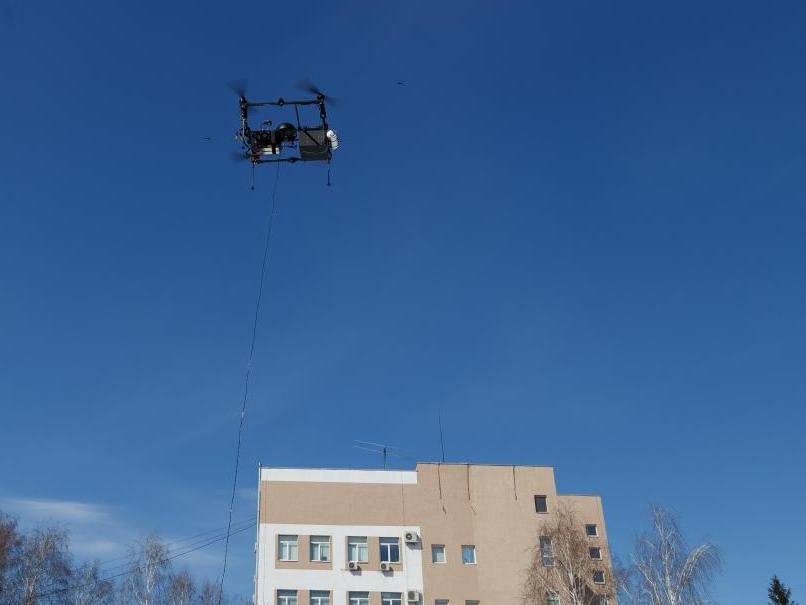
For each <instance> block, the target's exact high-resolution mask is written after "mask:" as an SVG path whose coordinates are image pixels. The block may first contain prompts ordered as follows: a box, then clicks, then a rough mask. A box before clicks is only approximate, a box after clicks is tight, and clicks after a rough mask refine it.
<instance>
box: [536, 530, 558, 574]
mask: <svg viewBox="0 0 806 605" xmlns="http://www.w3.org/2000/svg"><path fill="white" fill-rule="evenodd" d="M539 545H540V561H541V562H542V563H543V567H554V566H555V565H556V564H557V557H556V556H554V541H553V540H552V539H551V536H540V538H539ZM546 545H548V547H546Z"/></svg>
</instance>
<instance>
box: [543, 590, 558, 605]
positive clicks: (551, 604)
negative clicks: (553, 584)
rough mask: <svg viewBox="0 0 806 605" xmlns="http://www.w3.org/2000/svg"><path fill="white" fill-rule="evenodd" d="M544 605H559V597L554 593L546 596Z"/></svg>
mask: <svg viewBox="0 0 806 605" xmlns="http://www.w3.org/2000/svg"><path fill="white" fill-rule="evenodd" d="M546 605H560V595H558V594H557V593H556V592H549V593H547V594H546Z"/></svg>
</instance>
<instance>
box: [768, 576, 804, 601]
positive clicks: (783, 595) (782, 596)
mask: <svg viewBox="0 0 806 605" xmlns="http://www.w3.org/2000/svg"><path fill="white" fill-rule="evenodd" d="M767 595H769V598H770V605H798V604H797V603H795V601H793V600H792V590H790V589H789V588H787V587H786V584H784V583H783V582H781V580H779V579H778V576H773V577H772V580H771V581H770V587H769V589H768V590H767Z"/></svg>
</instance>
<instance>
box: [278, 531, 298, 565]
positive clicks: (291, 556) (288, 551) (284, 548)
mask: <svg viewBox="0 0 806 605" xmlns="http://www.w3.org/2000/svg"><path fill="white" fill-rule="evenodd" d="M280 560H281V561H298V560H299V551H298V549H297V536H280Z"/></svg>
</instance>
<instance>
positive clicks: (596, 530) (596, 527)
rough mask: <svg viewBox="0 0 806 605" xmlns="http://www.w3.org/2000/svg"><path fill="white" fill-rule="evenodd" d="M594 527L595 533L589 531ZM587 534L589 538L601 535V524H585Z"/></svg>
mask: <svg viewBox="0 0 806 605" xmlns="http://www.w3.org/2000/svg"><path fill="white" fill-rule="evenodd" d="M591 527H592V528H593V533H590V531H588V530H589V529H590V528H591ZM585 535H586V536H587V537H588V538H598V537H599V525H598V524H597V523H586V524H585Z"/></svg>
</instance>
